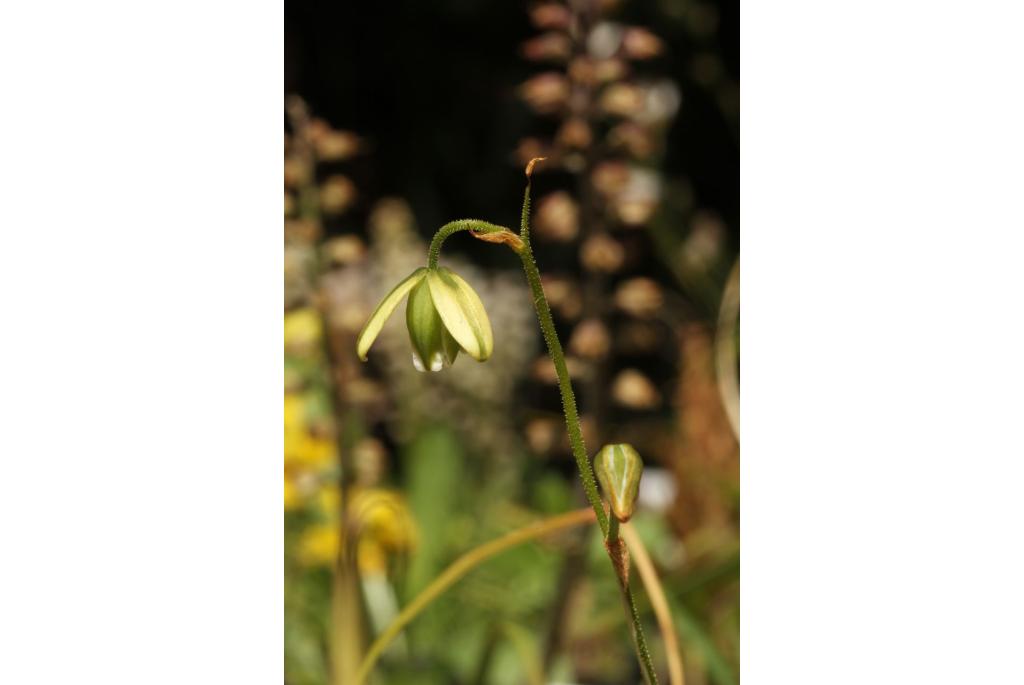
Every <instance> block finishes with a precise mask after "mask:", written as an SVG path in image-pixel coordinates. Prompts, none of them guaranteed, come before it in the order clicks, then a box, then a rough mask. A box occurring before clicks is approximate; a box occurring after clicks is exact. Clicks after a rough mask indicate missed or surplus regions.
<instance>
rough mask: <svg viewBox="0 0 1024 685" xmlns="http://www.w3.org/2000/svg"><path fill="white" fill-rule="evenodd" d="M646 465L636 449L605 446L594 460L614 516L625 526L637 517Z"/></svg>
mask: <svg viewBox="0 0 1024 685" xmlns="http://www.w3.org/2000/svg"><path fill="white" fill-rule="evenodd" d="M643 470H644V462H643V460H642V459H640V454H639V453H638V452H637V451H636V449H634V447H633V446H632V445H627V444H625V443H623V444H618V445H605V446H604V447H602V448H601V451H600V452H598V453H597V456H596V457H595V458H594V471H595V472H596V473H597V480H598V481H600V483H601V487H602V488H603V489H604V494H605V496H606V497H607V498H608V504H609V505H610V506H611V510H612V514H613V515H614V516H615V518H617V519H618V520H619V521H622V522H623V523H625V522H626V521H628V520H629V519H630V518H632V516H633V509H634V507H635V506H636V496H637V493H638V492H639V490H640V474H642V473H643Z"/></svg>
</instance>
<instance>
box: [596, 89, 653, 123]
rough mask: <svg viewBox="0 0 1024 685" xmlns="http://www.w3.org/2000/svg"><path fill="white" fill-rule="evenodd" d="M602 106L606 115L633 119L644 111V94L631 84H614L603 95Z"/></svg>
mask: <svg viewBox="0 0 1024 685" xmlns="http://www.w3.org/2000/svg"><path fill="white" fill-rule="evenodd" d="M600 106H601V109H602V110H603V111H604V112H605V113H606V114H610V115H612V116H618V117H626V118H628V117H633V116H636V115H637V114H639V113H640V112H641V111H643V108H644V92H643V90H642V89H640V88H639V87H638V86H635V85H633V84H631V83H613V84H612V85H610V86H608V87H607V88H606V89H605V91H604V92H603V93H602V94H601V101H600Z"/></svg>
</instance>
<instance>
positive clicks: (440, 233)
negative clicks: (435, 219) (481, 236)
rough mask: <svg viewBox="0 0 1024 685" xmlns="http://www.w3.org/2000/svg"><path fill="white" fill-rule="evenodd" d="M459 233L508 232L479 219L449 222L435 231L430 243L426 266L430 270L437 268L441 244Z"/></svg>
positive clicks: (503, 228) (501, 227)
mask: <svg viewBox="0 0 1024 685" xmlns="http://www.w3.org/2000/svg"><path fill="white" fill-rule="evenodd" d="M459 231H473V232H474V233H500V232H501V231H508V229H507V228H505V227H504V226H498V225H496V224H492V223H490V222H488V221H481V220H480V219H456V220H455V221H449V222H448V223H446V224H445V225H444V226H442V227H441V228H439V229H437V233H435V234H434V238H433V239H432V240H431V241H430V249H429V251H428V252H427V266H428V267H430V268H431V269H436V268H437V259H438V257H440V256H441V244H442V243H444V241H445V240H447V239H448V236H450V235H452V234H453V233H458V232H459Z"/></svg>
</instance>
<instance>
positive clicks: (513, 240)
mask: <svg viewBox="0 0 1024 685" xmlns="http://www.w3.org/2000/svg"><path fill="white" fill-rule="evenodd" d="M469 233H470V235H472V236H473V237H474V238H476V239H478V240H483V241H484V242H486V243H499V244H502V245H508V246H509V247H511V248H512V250H513V251H515V252H519V251H520V250H522V249H523V241H522V239H521V238H520V237H519V236H517V235H516V234H515V233H513V232H512V231H494V232H493V233H479V232H477V231H470V232H469Z"/></svg>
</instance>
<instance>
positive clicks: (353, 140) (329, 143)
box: [313, 131, 362, 162]
mask: <svg viewBox="0 0 1024 685" xmlns="http://www.w3.org/2000/svg"><path fill="white" fill-rule="evenodd" d="M313 146H314V147H315V149H316V155H317V157H318V158H320V159H322V160H324V161H325V162H340V161H343V160H346V159H349V158H351V157H354V156H355V155H356V153H358V152H359V149H360V147H361V146H362V142H361V141H360V140H359V136H357V135H356V134H354V133H352V132H351V131H329V132H326V133H324V134H323V135H320V136H318V137H316V138H315V139H314V141H313Z"/></svg>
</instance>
